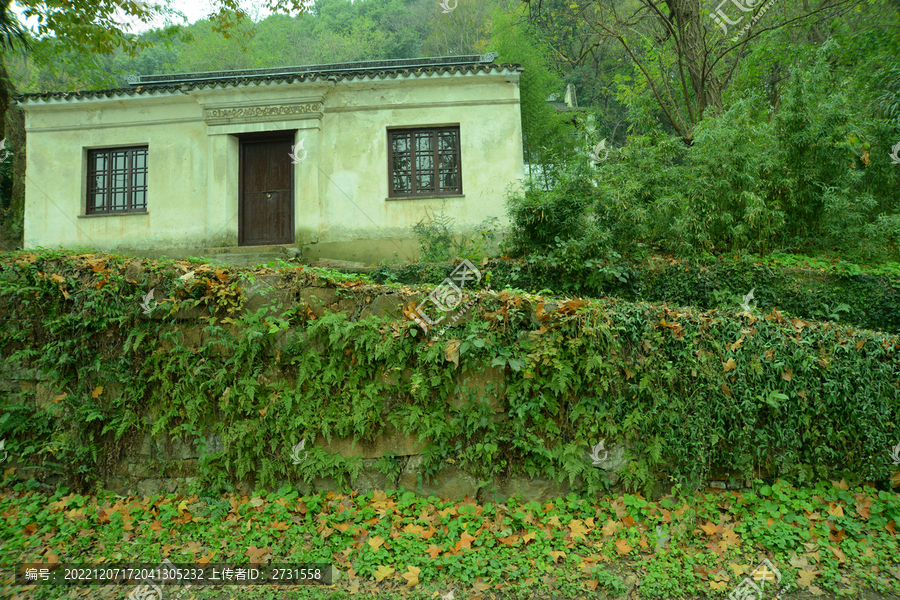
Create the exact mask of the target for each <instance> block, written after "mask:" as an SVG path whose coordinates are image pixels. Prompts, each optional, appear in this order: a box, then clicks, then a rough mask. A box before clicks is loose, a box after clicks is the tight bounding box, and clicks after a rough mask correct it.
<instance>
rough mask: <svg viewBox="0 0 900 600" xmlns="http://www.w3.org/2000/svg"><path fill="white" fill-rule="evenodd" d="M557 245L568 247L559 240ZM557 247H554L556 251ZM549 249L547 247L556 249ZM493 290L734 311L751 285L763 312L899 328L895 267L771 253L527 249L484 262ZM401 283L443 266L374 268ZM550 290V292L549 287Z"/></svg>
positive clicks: (427, 279)
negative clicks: (673, 254)
mask: <svg viewBox="0 0 900 600" xmlns="http://www.w3.org/2000/svg"><path fill="white" fill-rule="evenodd" d="M560 246H561V248H562V250H565V249H566V248H568V247H572V246H573V244H569V245H565V244H562V245H560ZM557 249H558V248H557ZM557 249H551V250H557ZM487 268H489V269H490V272H491V276H492V287H493V288H494V289H507V290H512V289H517V290H527V291H531V292H537V293H542V294H543V293H545V292H544V291H541V290H544V289H548V290H555V291H556V293H567V294H573V295H577V296H581V297H584V296H588V297H602V296H616V297H619V298H623V299H627V300H630V301H640V302H668V303H670V304H674V305H677V306H693V307H695V308H699V309H703V310H709V309H715V308H718V309H720V310H727V311H731V312H736V311H737V310H738V308H739V306H740V300H741V297H742V296H744V295H745V294H746V293H747V292H749V291H750V290H751V289H755V293H754V295H755V301H756V303H757V305H758V308H759V310H760V311H761V314H765V313H768V312H769V311H771V310H772V309H777V310H780V311H782V312H784V313H785V314H788V315H792V316H796V317H800V318H804V319H827V320H831V321H838V322H841V323H846V324H850V325H853V326H856V327H861V328H865V329H873V330H880V331H885V332H890V333H898V332H900V265H898V264H897V263H886V264H883V265H873V266H864V267H861V266H860V265H857V264H855V263H850V262H846V261H842V260H836V259H835V260H823V259H815V258H810V257H805V256H800V255H791V254H783V253H773V254H772V255H771V256H769V257H768V258H766V259H763V260H760V259H758V258H754V257H747V256H745V257H727V256H721V257H718V258H715V257H712V256H707V257H702V256H701V257H699V258H697V259H685V260H676V259H674V258H669V259H667V260H662V259H660V258H659V257H649V258H648V259H637V258H624V257H622V256H620V255H618V254H617V253H616V252H615V251H608V252H607V253H606V255H605V257H604V258H601V259H588V260H586V261H585V260H581V258H580V256H578V255H575V256H567V255H565V254H563V252H561V251H557V252H551V253H548V254H530V255H528V256H527V257H526V258H525V259H524V260H519V261H512V260H494V261H492V262H491V263H489V265H488V267H487ZM388 273H390V277H391V278H392V279H393V280H395V281H399V282H402V283H405V284H417V283H433V284H437V283H440V281H441V280H443V278H444V277H446V276H447V273H445V272H444V271H443V270H428V269H425V268H424V267H420V268H416V269H411V268H402V269H397V270H390V271H386V272H381V273H379V272H376V273H373V274H372V276H373V279H375V280H376V281H382V280H383V279H384V278H386V277H387V276H388ZM547 293H550V294H553V293H554V292H547Z"/></svg>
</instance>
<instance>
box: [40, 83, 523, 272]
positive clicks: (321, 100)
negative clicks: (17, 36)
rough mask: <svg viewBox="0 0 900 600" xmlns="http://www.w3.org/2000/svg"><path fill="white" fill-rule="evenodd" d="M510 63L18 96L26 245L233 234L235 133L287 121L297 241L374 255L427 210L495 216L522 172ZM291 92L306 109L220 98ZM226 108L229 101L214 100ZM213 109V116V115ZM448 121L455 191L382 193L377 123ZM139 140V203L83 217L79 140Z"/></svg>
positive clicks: (410, 247)
mask: <svg viewBox="0 0 900 600" xmlns="http://www.w3.org/2000/svg"><path fill="white" fill-rule="evenodd" d="M518 77H519V75H518V73H517V72H515V70H511V69H508V68H504V67H497V68H494V69H493V70H492V71H491V72H490V73H488V72H478V73H469V74H454V75H448V74H444V75H428V74H416V75H407V76H400V77H397V78H391V79H375V80H369V81H365V82H346V81H341V82H337V83H334V82H304V83H292V84H286V83H285V84H270V85H263V86H245V87H236V88H224V89H221V88H220V89H214V90H210V89H205V90H202V91H192V92H189V93H184V92H177V91H176V92H172V93H161V94H154V95H149V94H148V95H140V94H137V95H125V94H115V95H113V97H111V98H80V99H76V98H74V97H73V98H71V99H65V100H49V101H46V102H35V101H30V102H28V103H25V104H24V105H23V108H24V110H25V111H26V115H27V121H26V125H27V132H28V164H27V172H28V184H27V189H26V209H25V234H24V243H25V247H26V248H34V247H37V246H44V247H48V248H63V247H75V246H87V247H93V248H98V249H100V250H103V251H123V250H129V249H131V250H153V249H159V248H189V247H218V246H236V245H237V244H238V219H237V218H236V215H237V213H238V149H239V144H238V139H237V137H235V135H234V134H239V133H251V132H263V131H282V130H293V129H296V130H297V132H296V134H295V143H297V144H299V143H300V142H301V141H302V142H303V148H304V149H305V150H306V151H307V156H306V158H305V159H304V160H303V161H302V162H300V163H298V164H296V165H294V168H295V178H294V181H295V190H294V207H295V209H294V214H295V223H294V225H295V242H296V243H303V244H307V243H311V242H319V243H320V244H322V245H321V246H320V248H326V247H327V249H328V253H329V256H331V257H333V258H339V259H346V260H364V261H366V262H373V261H377V260H380V259H383V258H390V257H391V256H392V254H393V253H394V252H398V254H399V255H400V256H403V255H404V254H406V255H409V256H412V255H414V254H415V251H416V246H417V244H416V243H415V236H414V235H413V233H412V226H413V225H415V224H416V223H418V222H419V221H420V220H421V219H422V218H423V217H425V216H426V211H435V210H440V209H441V207H442V205H443V204H444V203H445V202H446V210H447V212H450V213H452V214H453V216H454V218H455V226H456V227H457V228H458V230H459V232H463V231H470V230H471V228H472V227H474V226H476V225H478V224H479V223H481V222H482V221H484V220H485V219H487V218H489V217H497V218H499V219H500V220H501V222H503V223H505V222H506V211H505V210H504V197H505V189H506V187H507V186H508V185H509V184H510V183H511V182H513V181H515V180H516V179H518V178H520V177H522V176H523V168H524V167H523V160H522V130H521V118H520V111H519V88H518ZM298 104H302V105H304V106H305V107H306V108H309V110H308V111H307V112H301V113H297V114H288V115H280V116H278V117H272V116H268V117H267V116H227V117H222V116H220V115H222V114H223V113H216V112H212V111H216V110H218V109H225V110H229V109H233V108H242V107H258V106H263V107H281V106H293V105H298ZM224 114H232V113H224ZM217 115H219V116H217ZM442 125H459V127H460V145H461V148H460V150H461V163H462V183H463V196H462V197H451V198H417V199H415V200H386V198H387V196H388V183H389V182H388V167H387V165H388V151H389V148H388V137H387V130H388V128H389V127H390V128H396V127H419V126H442ZM135 145H147V146H149V182H148V188H149V190H148V210H147V212H146V213H140V214H132V215H102V216H86V214H85V206H86V195H87V192H86V189H87V152H88V150H89V149H97V148H109V147H119V146H135Z"/></svg>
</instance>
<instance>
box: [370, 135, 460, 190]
mask: <svg viewBox="0 0 900 600" xmlns="http://www.w3.org/2000/svg"><path fill="white" fill-rule="evenodd" d="M448 131H449V132H452V133H454V134H455V135H454V141H455V143H454V147H453V154H454V156H455V157H456V171H457V173H456V175H457V181H458V183H457V187H456V189H453V190H441V186H440V176H441V173H440V168H441V166H440V164H441V163H440V152H439V146H438V135H439V134H440V133H444V132H448ZM423 132H428V133H430V134H431V136H432V156H433V164H434V169H433V170H432V175H433V176H434V178H435V184H436V185H435V190H434V191H429V192H419V191H418V189H417V188H418V176H417V175H418V173H417V170H416V150H415V137H414V136H415V134H417V133H419V134H421V133H423ZM398 134H406V135H410V136H411V137H410V146H409V153H410V170H409V177H410V185H411V189H412V192H410V193H398V192H397V191H396V189H395V188H394V176H395V168H394V139H395V136H396V135H398ZM460 135H461V134H460V126H459V125H458V124H455V125H432V126H427V127H396V128H391V129H388V131H387V150H388V152H387V154H388V156H387V159H388V160H387V163H388V164H387V168H388V198H387V199H388V200H407V199H409V200H414V199H416V198H439V197H457V196H462V195H463V181H462V144H461V142H460Z"/></svg>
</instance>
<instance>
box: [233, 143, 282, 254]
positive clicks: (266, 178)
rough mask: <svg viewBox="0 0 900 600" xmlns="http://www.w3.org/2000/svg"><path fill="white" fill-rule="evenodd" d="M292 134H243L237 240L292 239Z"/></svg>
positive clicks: (250, 242) (261, 242)
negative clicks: (266, 135) (263, 135)
mask: <svg viewBox="0 0 900 600" xmlns="http://www.w3.org/2000/svg"><path fill="white" fill-rule="evenodd" d="M293 139H294V136H293V134H290V137H286V136H285V135H280V136H271V135H270V136H269V137H255V136H254V137H245V138H243V139H241V152H240V157H241V158H240V202H239V215H240V216H239V217H238V244H239V245H241V246H261V245H264V244H292V243H293V242H294V165H293V163H292V162H291V157H290V153H291V144H292V143H293Z"/></svg>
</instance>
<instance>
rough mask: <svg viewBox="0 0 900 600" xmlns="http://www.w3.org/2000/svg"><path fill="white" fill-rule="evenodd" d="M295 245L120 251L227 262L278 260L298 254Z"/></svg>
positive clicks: (147, 256) (153, 257)
mask: <svg viewBox="0 0 900 600" xmlns="http://www.w3.org/2000/svg"><path fill="white" fill-rule="evenodd" d="M299 248H300V247H299V246H298V245H297V244H284V245H277V246H226V247H221V248H167V249H161V250H122V251H121V253H122V254H125V255H128V256H137V257H140V258H148V259H151V260H158V259H160V258H162V257H163V256H165V257H166V258H172V259H186V258H191V257H203V258H208V259H212V258H215V257H221V256H223V255H225V256H228V257H229V258H228V260H238V257H239V256H244V255H255V254H262V255H267V256H268V255H273V256H278V257H280V258H286V257H288V256H294V255H296V254H297V253H298V252H299Z"/></svg>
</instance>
